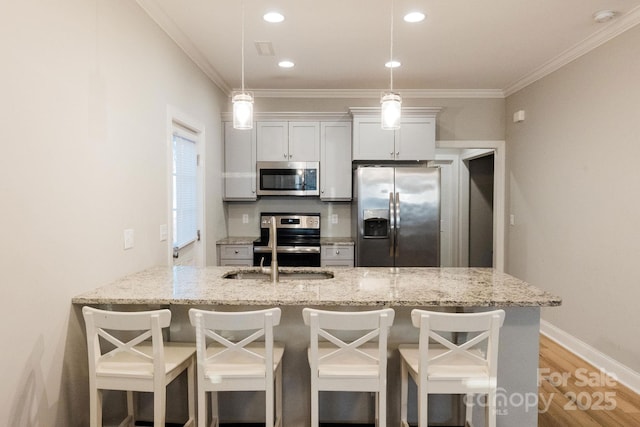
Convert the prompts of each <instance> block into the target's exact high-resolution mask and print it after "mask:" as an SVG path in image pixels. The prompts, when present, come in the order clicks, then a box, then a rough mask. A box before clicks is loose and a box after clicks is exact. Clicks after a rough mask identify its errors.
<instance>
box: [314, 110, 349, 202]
mask: <svg viewBox="0 0 640 427" xmlns="http://www.w3.org/2000/svg"><path fill="white" fill-rule="evenodd" d="M320 156H321V159H320V199H321V200H351V179H352V178H351V123H349V122H322V123H321V124H320Z"/></svg>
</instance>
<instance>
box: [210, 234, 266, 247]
mask: <svg viewBox="0 0 640 427" xmlns="http://www.w3.org/2000/svg"><path fill="white" fill-rule="evenodd" d="M258 237H259V236H255V237H251V236H230V237H225V238H224V239H220V240H218V241H217V242H216V245H253V241H254V240H256V239H257V238H258Z"/></svg>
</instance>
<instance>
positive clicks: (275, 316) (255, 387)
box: [189, 308, 284, 427]
mask: <svg viewBox="0 0 640 427" xmlns="http://www.w3.org/2000/svg"><path fill="white" fill-rule="evenodd" d="M280 315H281V311H280V309H279V308H270V309H266V310H256V311H244V312H217V311H207V310H198V309H195V308H192V309H190V310H189V319H191V324H192V325H193V326H194V327H195V328H196V348H197V359H198V426H199V427H205V426H206V421H207V406H206V405H207V403H206V400H207V399H206V393H208V392H209V393H211V415H212V421H211V425H214V426H218V425H219V422H220V420H219V419H218V400H217V392H219V391H264V392H265V426H266V427H273V426H281V425H282V356H283V354H284V346H283V345H281V344H279V343H274V341H273V327H274V326H277V325H278V324H280ZM230 331H232V332H233V333H225V332H230ZM240 331H250V332H252V333H251V334H250V335H249V336H247V337H245V336H244V335H242V334H238V336H240V337H241V338H234V337H235V336H236V334H235V332H240ZM262 337H264V341H260V342H258V341H256V340H258V339H259V338H262ZM207 338H210V339H211V340H213V342H212V343H211V344H209V345H207ZM274 406H275V409H274Z"/></svg>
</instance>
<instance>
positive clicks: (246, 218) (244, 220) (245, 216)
mask: <svg viewBox="0 0 640 427" xmlns="http://www.w3.org/2000/svg"><path fill="white" fill-rule="evenodd" d="M242 223H243V224H249V214H242Z"/></svg>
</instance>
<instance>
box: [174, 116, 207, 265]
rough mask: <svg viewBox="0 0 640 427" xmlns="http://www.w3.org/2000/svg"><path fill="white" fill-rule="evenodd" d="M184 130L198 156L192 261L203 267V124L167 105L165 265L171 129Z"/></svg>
mask: <svg viewBox="0 0 640 427" xmlns="http://www.w3.org/2000/svg"><path fill="white" fill-rule="evenodd" d="M175 125H178V126H180V127H183V128H186V129H188V130H190V131H191V132H193V133H194V135H196V137H197V138H196V153H197V155H198V177H197V180H198V230H200V239H199V241H196V245H195V248H194V249H195V252H194V261H195V265H196V266H198V267H202V266H204V265H205V260H206V259H207V258H206V255H207V254H206V247H207V245H206V244H205V242H206V229H205V227H204V224H205V222H204V218H205V203H204V195H205V180H204V171H205V164H204V159H205V146H206V144H205V141H206V139H205V128H204V124H202V123H201V122H200V121H198V120H195V119H193V118H192V117H190V116H189V115H188V114H186V113H184V112H182V111H180V110H179V109H178V108H176V107H174V106H172V105H167V193H168V197H167V217H168V220H167V221H168V222H167V224H169V225H168V230H169V237H170V239H169V242H168V243H167V265H173V245H172V243H171V242H172V241H173V240H172V237H171V236H173V232H174V230H173V215H172V211H173V203H172V200H173V180H172V178H171V177H172V170H173V129H174V126H175Z"/></svg>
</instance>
